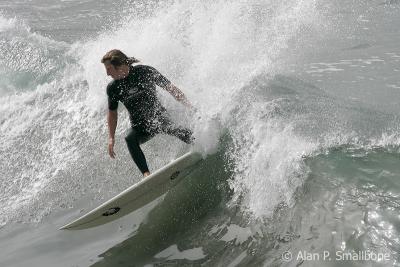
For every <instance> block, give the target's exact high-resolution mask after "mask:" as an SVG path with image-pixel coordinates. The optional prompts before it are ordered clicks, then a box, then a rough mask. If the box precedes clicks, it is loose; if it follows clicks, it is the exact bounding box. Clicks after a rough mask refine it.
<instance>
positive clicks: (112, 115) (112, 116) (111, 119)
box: [107, 109, 118, 158]
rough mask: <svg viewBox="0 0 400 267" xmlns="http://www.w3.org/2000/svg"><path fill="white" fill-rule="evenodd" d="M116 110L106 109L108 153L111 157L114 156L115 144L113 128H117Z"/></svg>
mask: <svg viewBox="0 0 400 267" xmlns="http://www.w3.org/2000/svg"><path fill="white" fill-rule="evenodd" d="M117 122H118V112H117V110H111V109H109V110H108V114H107V123H108V137H109V138H108V154H109V155H110V157H111V158H114V157H115V153H114V144H115V130H116V129H117Z"/></svg>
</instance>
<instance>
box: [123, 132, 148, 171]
mask: <svg viewBox="0 0 400 267" xmlns="http://www.w3.org/2000/svg"><path fill="white" fill-rule="evenodd" d="M150 138H151V136H149V135H147V134H145V133H143V132H142V131H140V130H138V129H135V128H131V130H130V132H129V134H128V135H127V136H126V137H125V141H126V144H127V146H128V150H129V153H130V154H131V157H132V159H133V161H134V162H135V163H136V165H137V166H138V168H139V170H140V171H141V172H142V173H143V174H146V173H149V168H148V166H147V162H146V158H145V156H144V154H143V151H142V149H141V148H140V146H139V145H140V144H142V143H144V142H146V141H147V140H149V139H150Z"/></svg>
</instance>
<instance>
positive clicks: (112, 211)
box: [102, 207, 121, 216]
mask: <svg viewBox="0 0 400 267" xmlns="http://www.w3.org/2000/svg"><path fill="white" fill-rule="evenodd" d="M120 210H121V208H119V207H115V208H111V209H109V210H107V211H106V212H104V213H103V214H102V215H103V216H111V215H114V214H115V213H117V212H118V211H120Z"/></svg>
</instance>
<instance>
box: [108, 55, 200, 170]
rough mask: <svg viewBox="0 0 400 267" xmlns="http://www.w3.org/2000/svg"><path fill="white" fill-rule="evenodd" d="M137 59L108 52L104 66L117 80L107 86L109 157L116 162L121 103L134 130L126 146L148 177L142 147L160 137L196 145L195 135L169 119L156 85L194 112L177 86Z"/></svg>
mask: <svg viewBox="0 0 400 267" xmlns="http://www.w3.org/2000/svg"><path fill="white" fill-rule="evenodd" d="M138 62H139V60H137V59H136V58H134V57H128V56H126V55H125V54H124V53H123V52H121V51H120V50H117V49H113V50H111V51H109V52H107V53H106V54H105V55H104V56H103V58H102V60H101V63H103V64H104V67H105V68H106V72H107V75H108V76H111V77H112V78H113V81H111V82H110V83H109V84H108V86H107V96H108V114H107V122H108V131H109V141H108V154H109V155H110V157H111V158H115V153H114V144H115V129H116V128H117V121H118V112H117V108H118V102H121V103H123V104H124V106H125V107H126V109H127V110H128V112H129V119H130V122H131V128H130V131H129V133H128V135H127V136H126V137H125V140H126V144H127V146H128V150H129V153H130V155H131V156H132V159H133V161H134V162H135V163H136V165H137V166H138V168H139V170H140V171H141V172H142V173H143V175H144V176H148V175H149V174H150V171H149V168H148V166H147V162H146V158H145V156H144V154H143V151H142V149H141V148H140V145H141V144H143V143H144V142H146V141H148V140H149V139H151V138H152V137H154V136H155V135H156V134H158V133H165V134H169V135H173V136H176V137H178V138H179V139H180V140H182V141H183V142H185V143H188V144H190V143H192V142H193V139H194V138H193V136H192V131H191V130H190V129H187V128H183V127H180V126H177V125H175V124H174V123H173V122H172V121H171V120H170V118H169V115H168V113H167V111H166V109H165V108H164V107H163V106H162V105H161V103H160V101H159V100H158V98H157V92H156V85H157V86H159V87H161V88H163V89H165V90H166V91H168V92H169V93H170V94H171V95H172V96H173V97H174V98H175V99H176V100H177V101H179V102H181V103H183V104H184V105H185V106H187V107H189V108H192V105H191V104H190V102H189V101H188V99H187V98H186V97H185V95H184V94H183V92H182V91H181V90H179V89H178V88H177V87H176V86H175V85H173V84H172V83H171V82H170V81H169V80H168V79H167V78H165V77H164V76H163V75H162V74H161V73H160V72H158V71H157V70H156V69H155V68H153V67H150V66H146V65H135V66H132V64H134V63H138Z"/></svg>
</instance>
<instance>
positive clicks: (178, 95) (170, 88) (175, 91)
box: [164, 83, 193, 108]
mask: <svg viewBox="0 0 400 267" xmlns="http://www.w3.org/2000/svg"><path fill="white" fill-rule="evenodd" d="M164 89H165V90H166V91H167V92H168V93H170V94H171V95H172V96H173V97H174V98H175V99H176V100H177V101H179V102H181V103H182V104H184V105H185V106H187V107H188V108H193V106H192V104H191V103H190V102H189V100H188V99H187V98H186V96H185V94H184V93H183V92H182V91H181V90H180V89H179V88H178V87H176V86H175V85H173V84H172V83H169V84H168V85H166V86H165V87H164Z"/></svg>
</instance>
